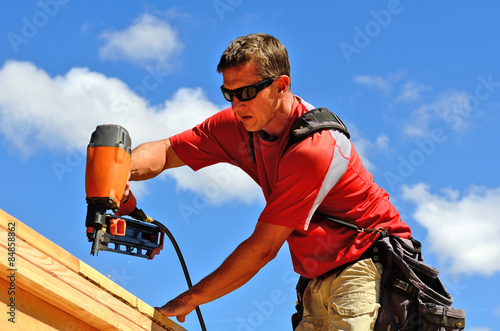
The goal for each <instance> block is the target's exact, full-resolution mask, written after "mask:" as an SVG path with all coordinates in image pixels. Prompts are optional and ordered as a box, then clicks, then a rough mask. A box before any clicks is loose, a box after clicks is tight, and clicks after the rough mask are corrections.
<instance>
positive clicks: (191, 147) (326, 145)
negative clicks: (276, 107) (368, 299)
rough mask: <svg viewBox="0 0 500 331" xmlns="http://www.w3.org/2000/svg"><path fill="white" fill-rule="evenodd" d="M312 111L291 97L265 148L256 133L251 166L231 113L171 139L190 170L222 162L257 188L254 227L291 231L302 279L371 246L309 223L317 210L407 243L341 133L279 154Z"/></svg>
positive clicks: (362, 237)
mask: <svg viewBox="0 0 500 331" xmlns="http://www.w3.org/2000/svg"><path fill="white" fill-rule="evenodd" d="M312 108H313V107H312V106H311V105H309V104H307V103H305V102H304V101H302V100H301V99H300V98H298V97H296V98H295V101H294V104H293V107H292V113H291V116H290V119H289V122H288V123H287V124H286V126H287V127H286V129H285V130H284V131H283V132H285V134H283V135H282V136H280V137H277V138H275V139H274V140H273V141H270V140H266V137H265V135H262V134H258V133H255V134H254V135H253V136H254V138H253V139H254V150H255V160H254V159H253V157H252V155H251V154H250V146H249V134H248V131H246V130H245V128H244V127H243V125H242V124H241V123H240V122H239V121H238V119H237V118H236V116H235V115H234V112H233V111H232V110H231V108H228V109H225V110H222V111H220V112H219V113H217V114H215V115H213V116H211V117H209V118H208V119H207V120H205V121H204V122H203V123H201V124H199V125H197V126H196V127H194V128H193V129H190V130H186V131H184V132H182V133H180V134H178V135H175V136H173V137H171V138H170V141H171V143H172V146H173V148H174V150H175V151H176V153H177V155H178V156H179V157H180V158H181V160H182V161H183V162H184V163H186V164H187V165H188V166H189V167H191V168H192V169H193V170H198V169H200V168H203V167H206V166H209V165H212V164H215V163H218V162H228V163H230V164H233V165H235V166H238V167H240V168H241V169H242V170H243V171H245V172H246V173H247V174H248V175H249V176H250V177H252V178H253V179H254V180H255V181H256V182H257V184H259V185H260V187H261V188H262V191H263V193H264V196H265V199H266V206H265V208H264V210H263V212H262V214H261V215H260V217H259V222H266V223H272V224H277V225H284V226H288V227H292V228H294V229H295V230H294V231H293V232H292V234H291V235H290V236H289V238H288V239H287V241H288V246H289V249H290V253H291V256H292V261H293V265H294V270H295V271H296V272H297V273H299V274H301V275H303V276H305V277H308V278H314V277H317V276H319V275H321V274H323V273H325V272H327V271H329V270H332V269H334V268H336V267H339V266H341V265H343V264H345V263H349V262H352V261H354V260H356V259H358V258H359V257H360V256H361V255H362V254H363V253H364V251H366V250H367V249H368V248H369V246H370V245H371V244H372V243H373V242H374V241H376V240H377V239H378V236H377V235H376V234H365V233H361V234H360V233H358V232H356V231H353V230H351V229H348V228H345V227H343V226H339V225H336V224H333V223H332V222H330V221H328V220H325V219H322V218H320V217H317V216H313V214H314V212H315V211H316V210H317V211H319V212H322V213H324V214H327V215H330V216H332V217H334V218H338V219H341V220H344V221H347V222H351V223H353V224H356V225H357V226H359V227H362V228H377V227H381V228H385V229H387V230H388V231H389V233H391V234H395V235H399V236H401V237H404V238H408V237H409V236H410V228H409V227H408V225H407V224H406V223H404V222H403V221H401V219H400V215H399V213H398V212H397V210H396V209H395V208H394V206H393V205H392V204H391V203H390V202H389V196H388V194H387V193H386V192H385V191H384V190H383V189H381V188H380V187H379V186H378V185H377V184H375V183H374V182H373V177H372V175H371V174H370V173H369V172H368V171H367V170H366V169H365V167H364V166H363V164H362V162H361V159H360V158H359V155H358V153H357V152H356V150H355V148H354V146H353V145H352V144H351V142H350V141H349V139H347V137H345V136H344V135H343V134H342V133H340V132H338V131H336V130H323V131H320V132H316V133H314V134H313V135H311V136H309V137H307V138H306V139H304V140H303V141H301V142H299V143H296V144H294V145H292V146H291V147H290V148H289V149H288V150H287V151H285V150H284V149H285V146H286V144H287V141H288V132H289V131H290V128H291V126H292V124H293V122H295V120H296V119H298V118H299V117H300V116H301V115H302V114H303V113H305V112H307V111H308V110H310V109H312Z"/></svg>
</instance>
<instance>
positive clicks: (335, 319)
mask: <svg viewBox="0 0 500 331" xmlns="http://www.w3.org/2000/svg"><path fill="white" fill-rule="evenodd" d="M381 275H382V264H380V263H373V261H372V259H365V260H361V261H357V262H356V263H354V264H352V265H350V266H348V267H346V268H345V269H342V270H340V271H337V272H335V273H332V274H331V275H328V276H326V277H324V278H323V277H318V278H314V279H312V280H311V281H310V282H309V285H308V286H307V288H306V290H305V292H304V299H303V304H304V317H303V319H302V321H301V322H300V324H299V325H298V327H297V329H296V331H333V330H361V331H367V330H373V327H374V325H375V321H376V319H377V313H378V309H379V308H380V304H379V302H380V279H381Z"/></svg>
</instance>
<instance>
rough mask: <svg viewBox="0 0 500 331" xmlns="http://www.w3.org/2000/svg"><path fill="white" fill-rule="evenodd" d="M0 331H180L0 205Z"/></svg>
mask: <svg viewBox="0 0 500 331" xmlns="http://www.w3.org/2000/svg"><path fill="white" fill-rule="evenodd" d="M0 278H1V279H0V302H2V307H4V311H2V314H1V315H0V330H37V331H38V330H155V331H156V330H158V331H160V330H161V331H163V330H170V331H177V330H185V329H184V328H182V327H180V326H179V325H177V324H176V323H174V322H173V321H171V320H170V319H168V318H166V317H164V316H162V315H161V314H160V313H159V312H158V311H156V310H155V309H153V308H152V307H151V306H149V305H148V304H146V303H144V302H143V301H141V300H140V299H138V298H137V297H135V296H134V295H132V294H131V293H130V292H128V291H126V290H125V289H123V288H122V287H120V286H118V285H117V284H116V283H114V282H112V281H111V280H110V279H108V278H107V277H105V276H104V275H102V274H100V273H99V272H97V271H96V270H95V269H93V268H92V267H90V266H89V265H87V264H85V263H84V262H82V261H80V260H79V259H77V258H76V257H74V256H73V255H71V254H70V253H69V252H67V251H65V250H64V249H62V248H61V247H59V246H57V245H56V244H54V243H53V242H51V241H50V240H48V239H47V238H45V237H43V236H42V235H40V234H39V233H37V232H36V231H34V230H33V229H31V228H30V227H28V226H26V225H25V224H23V223H22V222H20V221H19V220H17V219H15V218H14V217H12V216H11V215H9V214H7V213H5V212H4V211H3V210H1V209H0Z"/></svg>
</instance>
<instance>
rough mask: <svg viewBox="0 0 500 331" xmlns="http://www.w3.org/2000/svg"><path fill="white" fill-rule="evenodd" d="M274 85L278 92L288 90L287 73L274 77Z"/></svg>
mask: <svg viewBox="0 0 500 331" xmlns="http://www.w3.org/2000/svg"><path fill="white" fill-rule="evenodd" d="M275 83H276V86H277V87H278V93H284V92H287V91H288V86H289V84H290V77H288V76H287V75H281V76H279V77H278V78H276V81H275Z"/></svg>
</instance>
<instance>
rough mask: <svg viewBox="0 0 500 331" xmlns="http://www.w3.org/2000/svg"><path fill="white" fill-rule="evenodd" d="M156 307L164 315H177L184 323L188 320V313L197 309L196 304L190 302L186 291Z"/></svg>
mask: <svg viewBox="0 0 500 331" xmlns="http://www.w3.org/2000/svg"><path fill="white" fill-rule="evenodd" d="M155 309H157V310H158V311H159V312H160V313H161V314H162V315H163V316H168V317H174V316H175V317H176V318H177V320H178V321H179V322H181V323H183V322H184V321H185V320H186V315H187V314H189V313H190V312H192V311H193V310H195V309H196V305H194V304H193V303H191V302H190V300H189V299H188V295H187V294H186V293H183V294H181V295H179V296H178V297H177V298H175V299H173V300H171V301H169V302H167V303H166V304H165V305H164V306H162V307H160V308H158V307H156V308H155Z"/></svg>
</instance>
